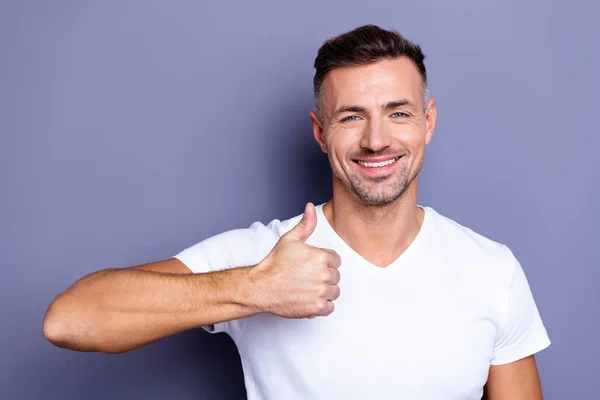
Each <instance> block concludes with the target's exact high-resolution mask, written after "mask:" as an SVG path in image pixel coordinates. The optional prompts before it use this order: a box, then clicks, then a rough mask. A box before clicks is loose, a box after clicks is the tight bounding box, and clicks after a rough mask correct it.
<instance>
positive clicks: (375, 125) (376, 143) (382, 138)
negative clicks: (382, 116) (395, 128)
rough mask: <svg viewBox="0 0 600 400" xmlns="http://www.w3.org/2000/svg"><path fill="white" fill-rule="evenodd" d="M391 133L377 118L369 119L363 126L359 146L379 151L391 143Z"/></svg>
mask: <svg viewBox="0 0 600 400" xmlns="http://www.w3.org/2000/svg"><path fill="white" fill-rule="evenodd" d="M391 139H392V138H391V135H390V134H389V132H386V129H385V128H384V127H383V126H382V124H381V123H380V122H379V121H377V120H370V121H369V123H368V124H367V125H366V126H365V130H364V132H363V135H362V138H361V140H360V147H361V148H363V149H368V150H371V151H374V152H375V151H380V150H383V149H385V148H386V147H389V146H390V145H391Z"/></svg>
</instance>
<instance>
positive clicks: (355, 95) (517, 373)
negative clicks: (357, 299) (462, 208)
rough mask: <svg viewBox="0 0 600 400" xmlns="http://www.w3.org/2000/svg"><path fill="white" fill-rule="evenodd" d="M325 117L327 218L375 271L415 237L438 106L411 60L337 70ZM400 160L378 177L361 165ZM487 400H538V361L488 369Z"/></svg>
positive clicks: (320, 125) (321, 122) (321, 125)
mask: <svg viewBox="0 0 600 400" xmlns="http://www.w3.org/2000/svg"><path fill="white" fill-rule="evenodd" d="M322 93H323V94H322V98H321V104H322V114H323V116H322V118H320V119H319V118H318V117H317V115H316V114H315V113H311V114H310V117H311V120H312V123H313V133H314V137H315V140H316V141H317V143H319V145H320V147H321V149H322V151H323V152H324V153H326V154H327V155H328V157H329V161H330V163H331V168H332V171H333V199H332V200H331V201H329V202H328V203H327V204H326V205H325V206H324V212H325V215H326V217H327V219H328V220H329V222H330V223H331V225H332V226H334V227H335V230H336V232H337V233H338V234H339V235H340V236H341V237H342V239H344V240H345V241H346V243H348V245H350V246H351V247H352V248H353V249H354V250H355V251H356V252H357V253H359V254H360V255H362V256H363V257H364V258H365V259H366V260H368V261H370V262H371V263H372V264H373V265H374V266H375V267H385V266H387V265H389V264H390V263H391V262H392V261H394V260H395V259H396V258H398V257H399V256H400V255H401V254H402V253H403V252H404V250H406V248H407V247H408V246H409V245H410V243H411V242H412V241H413V240H414V238H415V236H416V235H417V233H418V231H419V229H420V226H421V224H422V222H423V217H424V216H423V211H422V210H421V209H420V208H419V207H418V206H417V200H416V199H417V186H418V174H419V171H420V169H421V166H422V165H423V160H424V153H425V148H426V146H427V145H428V144H429V143H430V141H431V139H432V135H433V132H434V130H435V124H436V118H437V111H436V106H435V100H434V99H430V100H429V101H428V102H427V108H426V109H423V108H422V106H421V105H422V104H423V99H422V98H421V96H422V94H421V93H422V92H421V78H420V76H419V74H418V71H417V69H416V67H415V66H414V64H413V63H412V62H411V61H410V60H409V59H407V58H399V59H394V60H385V61H380V62H377V63H374V64H370V65H365V66H358V67H348V68H338V69H335V70H333V71H331V72H330V73H329V74H328V75H327V77H326V78H325V80H324V82H323V90H322ZM396 156H401V158H400V159H399V160H398V161H396V163H395V164H393V165H392V166H391V167H389V168H387V169H386V170H384V171H382V172H381V173H376V174H373V173H370V172H366V171H365V170H364V169H363V168H361V167H360V166H359V165H357V163H356V162H355V161H356V160H357V159H361V160H369V159H371V160H372V159H389V158H390V157H396ZM485 391H486V395H487V398H488V399H490V400H519V399H523V400H524V399H528V400H539V399H542V391H541V386H540V381H539V376H538V371H537V367H536V365H535V360H534V357H533V356H530V357H527V358H524V359H522V360H519V361H516V362H513V363H510V364H507V365H501V366H492V367H491V368H490V370H489V377H488V382H487V385H486V388H485Z"/></svg>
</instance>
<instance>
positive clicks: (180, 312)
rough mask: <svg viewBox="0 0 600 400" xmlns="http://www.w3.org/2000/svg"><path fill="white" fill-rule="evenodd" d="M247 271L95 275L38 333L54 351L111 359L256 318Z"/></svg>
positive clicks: (67, 296) (73, 290) (56, 304)
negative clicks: (209, 327)
mask: <svg viewBox="0 0 600 400" xmlns="http://www.w3.org/2000/svg"><path fill="white" fill-rule="evenodd" d="M250 268H252V267H244V268H234V269H229V270H225V271H219V272H215V273H208V274H185V275H184V274H181V275H180V274H162V273H156V272H150V271H140V270H132V269H119V270H114V269H113V270H104V271H99V272H96V273H94V274H91V275H88V276H86V277H84V278H82V279H81V280H79V281H78V282H76V283H75V284H74V285H73V286H71V287H70V288H69V289H68V290H66V291H65V292H64V293H62V294H60V295H59V296H58V297H57V298H56V299H55V300H54V301H53V302H52V304H51V305H50V307H49V309H48V312H47V314H46V318H45V320H44V333H45V335H46V337H47V338H48V339H49V340H50V341H51V342H53V343H54V344H55V345H57V346H59V347H66V348H70V349H73V350H79V351H103V352H111V353H116V352H124V351H128V350H132V349H134V348H137V347H140V346H143V345H144V344H147V343H150V342H152V341H154V340H157V339H159V338H162V337H165V336H169V335H172V334H174V333H178V332H181V331H184V330H188V329H191V328H194V327H198V326H202V325H212V324H215V323H218V322H223V321H228V320H232V319H237V318H243V317H247V316H250V315H253V314H255V313H256V312H258V309H257V307H256V306H255V305H254V304H255V303H254V301H253V300H254V294H253V289H252V282H251V280H250V279H249V270H250Z"/></svg>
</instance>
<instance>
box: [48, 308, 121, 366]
mask: <svg viewBox="0 0 600 400" xmlns="http://www.w3.org/2000/svg"><path fill="white" fill-rule="evenodd" d="M70 308H71V307H69V305H67V304H64V303H63V299H61V296H59V297H57V299H56V300H54V301H53V302H52V304H50V307H48V311H47V312H46V316H45V317H44V321H43V324H42V333H43V334H44V337H45V338H46V340H48V341H49V342H50V343H52V344H53V345H54V346H56V347H60V348H62V349H68V350H74V351H82V352H102V353H108V354H121V353H125V352H127V351H129V350H130V349H129V348H127V347H126V346H123V345H119V342H118V341H114V340H110V339H109V338H108V337H107V336H109V335H107V334H106V332H103V331H102V330H99V329H94V328H93V326H96V325H97V324H95V323H93V321H92V320H89V316H87V318H85V316H84V315H81V313H78V312H74V311H72V310H70Z"/></svg>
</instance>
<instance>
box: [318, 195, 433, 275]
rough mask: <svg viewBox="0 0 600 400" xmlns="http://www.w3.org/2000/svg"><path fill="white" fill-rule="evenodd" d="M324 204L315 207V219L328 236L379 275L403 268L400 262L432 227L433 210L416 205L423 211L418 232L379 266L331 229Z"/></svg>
mask: <svg viewBox="0 0 600 400" xmlns="http://www.w3.org/2000/svg"><path fill="white" fill-rule="evenodd" d="M324 205H325V203H323V204H319V205H318V206H317V207H316V209H317V221H319V220H320V221H321V222H322V224H323V228H324V230H325V233H326V235H327V236H328V237H330V238H331V239H332V241H333V242H335V244H336V245H337V246H339V248H340V249H341V251H344V252H345V253H347V254H349V255H350V256H351V257H353V258H355V259H358V260H359V261H360V262H361V263H364V264H366V265H367V267H368V268H365V269H367V270H369V271H370V272H371V273H374V274H379V275H380V274H385V275H388V274H391V273H395V272H396V271H398V270H401V269H403V268H402V264H404V263H405V262H406V261H407V260H409V259H411V258H412V257H413V256H414V254H415V252H416V251H417V249H418V248H419V247H421V245H422V243H423V242H424V241H425V239H426V238H427V236H428V235H429V232H430V231H431V229H432V225H433V219H434V215H433V210H432V209H431V208H430V207H423V206H420V205H418V207H420V208H422V209H423V211H424V216H423V222H422V223H421V227H420V229H419V232H417V235H416V236H415V238H414V239H413V241H412V242H411V243H410V244H409V245H408V247H407V248H406V250H404V252H402V254H400V255H399V256H398V258H396V259H395V260H394V261H392V262H391V263H390V264H389V265H388V266H386V267H380V266H378V265H375V264H373V263H372V262H370V261H368V260H367V259H366V258H364V257H363V256H361V255H360V254H358V253H357V252H356V251H355V250H354V249H353V248H352V247H350V245H348V243H346V242H345V241H344V239H342V238H341V237H340V235H338V234H337V232H336V231H335V229H333V227H332V226H331V224H330V223H329V220H327V217H326V216H325V213H324V212H323V206H324Z"/></svg>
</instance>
